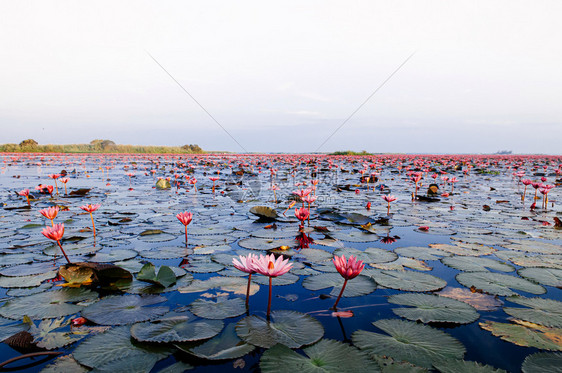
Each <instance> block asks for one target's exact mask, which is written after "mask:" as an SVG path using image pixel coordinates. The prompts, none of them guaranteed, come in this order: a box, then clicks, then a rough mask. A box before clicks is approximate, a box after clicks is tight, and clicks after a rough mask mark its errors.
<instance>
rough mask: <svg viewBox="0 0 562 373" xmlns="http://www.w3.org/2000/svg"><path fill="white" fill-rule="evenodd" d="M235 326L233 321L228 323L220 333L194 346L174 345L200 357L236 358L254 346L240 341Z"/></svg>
mask: <svg viewBox="0 0 562 373" xmlns="http://www.w3.org/2000/svg"><path fill="white" fill-rule="evenodd" d="M235 326H236V325H235V324H234V323H230V324H228V325H227V326H226V328H224V330H223V331H222V332H221V334H220V335H217V336H216V337H214V338H212V339H210V340H208V341H206V342H204V343H203V344H201V345H198V346H196V347H191V346H186V345H184V344H176V345H175V346H176V347H177V348H179V349H180V350H182V351H185V352H188V353H190V354H192V355H195V356H197V357H199V358H202V359H208V360H226V359H236V358H239V357H242V356H244V355H246V354H248V353H250V352H252V351H253V350H254V349H255V346H253V345H251V344H248V343H245V342H242V341H241V340H240V338H238V336H237V335H236V331H235Z"/></svg>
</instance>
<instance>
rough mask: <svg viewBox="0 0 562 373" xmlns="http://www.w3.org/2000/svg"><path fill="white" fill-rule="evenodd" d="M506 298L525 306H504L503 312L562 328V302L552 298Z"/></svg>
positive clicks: (536, 322)
mask: <svg viewBox="0 0 562 373" xmlns="http://www.w3.org/2000/svg"><path fill="white" fill-rule="evenodd" d="M506 300H508V301H510V302H513V303H517V304H520V305H522V306H526V307H529V308H521V307H504V309H503V310H504V311H505V313H507V314H508V315H511V316H513V317H515V318H518V319H521V320H525V321H529V322H532V323H535V324H540V325H544V326H551V327H557V328H562V302H559V301H557V300H554V299H544V298H525V297H510V298H506Z"/></svg>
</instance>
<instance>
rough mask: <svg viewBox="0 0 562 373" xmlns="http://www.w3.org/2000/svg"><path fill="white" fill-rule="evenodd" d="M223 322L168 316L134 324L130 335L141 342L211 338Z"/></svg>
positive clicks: (218, 330)
mask: <svg viewBox="0 0 562 373" xmlns="http://www.w3.org/2000/svg"><path fill="white" fill-rule="evenodd" d="M223 327H224V324H223V322H222V321H220V320H197V319H195V318H194V317H189V316H176V317H168V318H163V319H160V320H156V321H152V322H144V323H139V324H135V325H133V326H132V327H131V335H132V336H133V338H135V339H136V340H138V341H141V342H156V343H168V342H187V341H197V340H201V339H208V338H212V337H214V336H215V335H217V334H219V333H220V331H221V330H222V328H223Z"/></svg>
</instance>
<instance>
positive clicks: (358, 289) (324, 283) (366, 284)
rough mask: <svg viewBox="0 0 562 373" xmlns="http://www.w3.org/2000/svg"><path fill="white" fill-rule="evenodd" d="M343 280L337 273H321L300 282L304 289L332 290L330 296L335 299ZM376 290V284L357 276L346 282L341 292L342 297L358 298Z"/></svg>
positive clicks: (366, 277) (366, 278) (365, 277)
mask: <svg viewBox="0 0 562 373" xmlns="http://www.w3.org/2000/svg"><path fill="white" fill-rule="evenodd" d="M344 281H345V279H344V278H343V277H341V275H340V274H339V273H321V274H319V275H314V276H308V277H307V278H305V279H304V280H303V282H302V286H303V287H304V288H305V289H308V290H312V291H317V290H321V289H326V288H332V289H331V290H330V295H332V296H335V297H337V296H338V295H339V293H340V291H341V288H342V286H343V283H344ZM376 288H377V284H376V283H375V281H373V280H372V279H371V278H370V277H368V276H361V275H359V276H357V277H355V278H354V279H351V280H349V281H348V282H347V285H346V287H345V290H344V292H343V296H344V297H358V296H361V295H367V294H371V293H372V292H373V291H375V290H376Z"/></svg>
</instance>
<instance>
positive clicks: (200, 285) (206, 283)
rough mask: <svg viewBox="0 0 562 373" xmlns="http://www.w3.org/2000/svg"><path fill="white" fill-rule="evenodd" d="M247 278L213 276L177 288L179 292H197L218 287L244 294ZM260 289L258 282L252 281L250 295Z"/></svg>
mask: <svg viewBox="0 0 562 373" xmlns="http://www.w3.org/2000/svg"><path fill="white" fill-rule="evenodd" d="M247 286H248V280H247V279H246V278H241V277H223V276H215V277H211V278H210V279H208V280H193V282H192V283H191V284H189V285H188V286H182V287H179V288H178V291H179V292H180V293H199V292H204V291H208V290H211V289H219V290H220V291H227V292H232V293H234V294H240V295H246V288H247ZM259 289H260V286H259V285H258V284H254V283H252V284H251V286H250V295H254V294H255V293H257V292H258V291H259Z"/></svg>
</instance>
